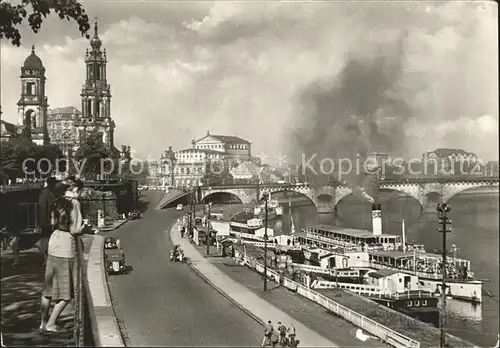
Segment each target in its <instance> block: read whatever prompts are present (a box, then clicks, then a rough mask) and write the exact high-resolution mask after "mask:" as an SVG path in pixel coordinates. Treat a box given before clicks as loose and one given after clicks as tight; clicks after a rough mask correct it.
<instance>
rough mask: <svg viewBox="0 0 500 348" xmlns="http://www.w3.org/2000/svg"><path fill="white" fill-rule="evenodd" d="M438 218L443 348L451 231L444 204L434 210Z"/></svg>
mask: <svg viewBox="0 0 500 348" xmlns="http://www.w3.org/2000/svg"><path fill="white" fill-rule="evenodd" d="M436 210H437V212H438V218H439V224H440V228H439V232H440V233H442V234H443V250H442V253H441V256H442V264H443V266H442V267H443V270H442V272H441V275H442V279H441V316H440V318H439V319H440V320H439V326H440V329H441V340H440V347H441V348H444V347H445V346H446V333H445V331H444V319H445V318H444V316H445V311H446V254H447V253H446V233H450V232H451V229H448V225H449V224H451V220H450V219H448V213H449V212H450V211H451V207H450V206H449V205H448V204H446V203H440V204H438V205H437V208H436Z"/></svg>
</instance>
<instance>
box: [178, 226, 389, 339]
mask: <svg viewBox="0 0 500 348" xmlns="http://www.w3.org/2000/svg"><path fill="white" fill-rule="evenodd" d="M170 237H171V239H172V242H173V244H179V245H181V246H182V248H183V249H184V252H185V254H186V256H187V257H188V258H189V259H190V262H191V266H192V268H193V269H194V270H195V271H196V272H197V273H198V274H199V275H200V276H201V277H203V278H204V279H205V280H206V281H207V282H209V283H210V284H211V285H212V286H214V287H215V288H217V289H218V290H219V291H220V292H221V293H223V294H224V295H225V296H227V297H228V298H230V299H231V300H232V301H233V302H234V303H235V304H236V305H237V306H239V307H240V308H242V309H244V310H245V311H246V312H248V313H249V314H250V315H251V316H253V317H254V318H255V319H256V320H258V321H259V322H261V324H264V323H266V322H267V321H268V320H271V322H272V323H273V324H274V325H276V323H277V322H278V321H281V322H283V324H285V325H290V324H292V323H293V325H294V326H295V328H296V329H297V337H298V339H299V340H300V346H303V347H346V346H350V347H373V346H374V344H376V345H377V346H382V347H388V346H387V345H384V344H383V343H381V342H380V341H378V340H375V341H373V340H372V341H366V342H363V341H360V340H358V339H356V337H355V335H356V328H355V327H354V326H352V327H351V326H349V325H348V324H349V323H347V322H345V321H343V320H342V319H340V318H335V317H333V316H332V315H331V314H329V313H327V312H326V311H325V309H324V308H323V309H321V308H320V307H319V306H315V305H313V304H312V303H311V302H310V301H307V300H304V299H302V298H300V297H297V296H294V295H293V294H291V293H289V294H286V290H284V289H282V288H277V287H276V284H274V283H272V282H269V286H270V288H269V291H268V292H267V293H266V294H265V295H263V294H262V293H259V292H256V291H254V290H253V289H251V288H249V287H248V284H247V283H243V284H244V285H243V284H242V283H240V282H239V281H237V280H235V279H234V278H233V277H231V276H229V275H228V274H226V273H225V272H222V271H221V270H220V269H219V268H218V265H216V261H213V260H214V259H219V260H221V259H222V258H220V257H219V258H217V255H218V253H217V251H216V250H215V248H213V247H212V253H213V254H212V257H211V256H210V255H209V257H205V255H202V253H201V252H200V251H201V250H200V249H199V248H197V247H196V246H195V245H193V244H191V243H190V242H189V239H188V238H181V237H180V234H179V233H178V230H177V225H176V224H175V225H174V226H173V228H172V229H171V230H170ZM221 267H224V266H221ZM229 267H230V266H229ZM235 267H239V266H235ZM242 269H243V267H242ZM249 272H250V271H249ZM249 275H253V276H256V277H257V278H258V280H256V278H255V277H253V278H251V277H248V278H247V277H246V276H247V275H246V274H245V276H244V278H245V279H252V280H253V282H254V283H256V282H258V283H259V284H262V278H260V277H259V276H258V275H256V274H251V272H250V274H249ZM252 280H251V282H252ZM316 307H318V308H316ZM329 319H330V320H333V321H329ZM348 326H349V327H348ZM319 331H320V332H319Z"/></svg>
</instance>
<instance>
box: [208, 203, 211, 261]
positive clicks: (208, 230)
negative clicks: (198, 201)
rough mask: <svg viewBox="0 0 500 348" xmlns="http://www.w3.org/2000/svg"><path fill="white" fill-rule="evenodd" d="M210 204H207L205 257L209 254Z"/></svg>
mask: <svg viewBox="0 0 500 348" xmlns="http://www.w3.org/2000/svg"><path fill="white" fill-rule="evenodd" d="M211 208H212V202H209V203H208V217H207V255H209V254H210V244H209V241H210V214H211Z"/></svg>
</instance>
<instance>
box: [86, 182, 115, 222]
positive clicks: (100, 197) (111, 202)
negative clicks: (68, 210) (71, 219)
mask: <svg viewBox="0 0 500 348" xmlns="http://www.w3.org/2000/svg"><path fill="white" fill-rule="evenodd" d="M80 202H81V205H82V215H83V217H84V218H85V219H90V220H91V221H92V223H93V224H97V211H98V210H102V211H103V212H104V217H105V219H106V218H107V219H109V220H116V219H118V218H119V214H118V209H117V202H118V199H117V197H116V195H115V194H114V193H113V192H111V191H104V192H103V191H99V190H94V189H91V188H87V187H86V188H84V192H83V193H82V197H81V200H80Z"/></svg>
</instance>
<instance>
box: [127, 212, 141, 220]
mask: <svg viewBox="0 0 500 348" xmlns="http://www.w3.org/2000/svg"><path fill="white" fill-rule="evenodd" d="M140 218H141V212H140V211H139V210H132V211H131V212H129V213H128V219H129V220H137V219H140Z"/></svg>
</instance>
